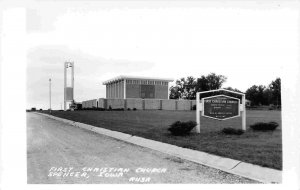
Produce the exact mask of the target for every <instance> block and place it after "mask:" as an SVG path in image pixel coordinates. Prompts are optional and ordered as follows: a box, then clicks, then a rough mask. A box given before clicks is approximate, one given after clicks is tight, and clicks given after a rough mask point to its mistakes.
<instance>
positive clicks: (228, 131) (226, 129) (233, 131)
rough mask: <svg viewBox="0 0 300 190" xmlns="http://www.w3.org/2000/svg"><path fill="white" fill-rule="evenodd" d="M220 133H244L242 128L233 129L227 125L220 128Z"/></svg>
mask: <svg viewBox="0 0 300 190" xmlns="http://www.w3.org/2000/svg"><path fill="white" fill-rule="evenodd" d="M222 133H224V134H226V135H241V134H243V133H244V131H243V130H242V129H235V128H232V127H227V128H224V129H222Z"/></svg>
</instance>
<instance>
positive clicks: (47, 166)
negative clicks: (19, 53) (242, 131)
mask: <svg viewBox="0 0 300 190" xmlns="http://www.w3.org/2000/svg"><path fill="white" fill-rule="evenodd" d="M27 176H28V183H30V184H32V183H34V184H35V183H39V184H40V183H47V184H49V183H56V184H61V183H68V184H69V183H97V184H98V183H101V184H105V183H122V184H124V183H257V182H255V181H252V180H248V179H245V178H242V177H239V176H235V175H232V174H228V173H225V172H222V171H219V170H216V169H212V168H209V167H206V166H202V165H199V164H196V163H193V162H189V161H185V160H182V159H179V158H176V157H173V156H169V155H167V154H163V153H160V152H157V151H153V150H150V149H147V148H143V147H139V146H136V145H132V144H128V143H125V142H122V141H118V140H116V139H112V138H110V137H106V136H103V135H99V134H96V133H93V132H90V131H86V130H84V129H80V128H77V127H74V126H71V125H68V124H65V123H62V122H60V121H56V120H53V119H50V118H48V117H45V116H41V115H37V114H34V113H27Z"/></svg>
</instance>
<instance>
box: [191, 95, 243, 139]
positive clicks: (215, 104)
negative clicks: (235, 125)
mask: <svg viewBox="0 0 300 190" xmlns="http://www.w3.org/2000/svg"><path fill="white" fill-rule="evenodd" d="M217 91H226V92H230V93H233V94H238V95H241V96H242V104H240V99H239V98H235V97H231V96H227V95H222V94H221V95H216V96H210V97H206V98H201V94H204V93H209V92H217ZM200 102H201V103H200ZM196 108H197V109H196V121H197V126H196V132H197V133H200V126H201V125H200V118H201V114H200V112H201V111H202V116H204V117H208V118H211V119H217V120H226V119H231V118H234V117H240V115H241V114H240V112H242V130H244V131H245V130H246V98H245V94H244V93H239V92H234V91H230V90H226V89H218V90H210V91H204V92H197V93H196Z"/></svg>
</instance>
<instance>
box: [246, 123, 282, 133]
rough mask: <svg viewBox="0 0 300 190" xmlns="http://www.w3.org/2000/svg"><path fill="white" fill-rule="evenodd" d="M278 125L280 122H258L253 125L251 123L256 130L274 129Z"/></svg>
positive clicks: (251, 126)
mask: <svg viewBox="0 0 300 190" xmlns="http://www.w3.org/2000/svg"><path fill="white" fill-rule="evenodd" d="M278 126H279V124H278V123H276V122H274V121H271V122H269V123H265V122H258V123H255V124H253V125H250V128H251V129H252V130H254V131H274V130H276V128H277V127H278Z"/></svg>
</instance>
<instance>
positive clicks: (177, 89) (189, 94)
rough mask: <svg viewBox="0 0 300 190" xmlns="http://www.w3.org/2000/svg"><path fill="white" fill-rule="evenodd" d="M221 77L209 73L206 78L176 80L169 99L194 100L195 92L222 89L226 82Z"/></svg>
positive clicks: (224, 78)
mask: <svg viewBox="0 0 300 190" xmlns="http://www.w3.org/2000/svg"><path fill="white" fill-rule="evenodd" d="M226 79H227V78H226V77H225V76H223V75H216V74H215V73H210V74H208V75H207V76H204V75H202V76H201V77H200V78H197V79H196V78H194V77H192V76H189V77H187V78H186V79H185V78H181V79H180V80H176V85H175V86H172V87H171V88H170V99H181V98H182V99H189V100H194V99H196V92H201V91H207V90H216V89H219V88H221V87H222V85H223V83H224V82H225V81H226Z"/></svg>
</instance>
